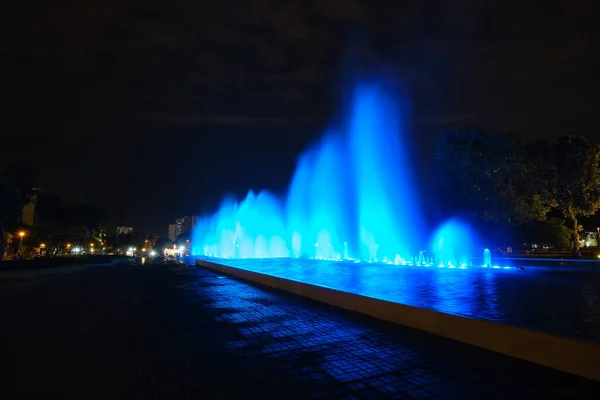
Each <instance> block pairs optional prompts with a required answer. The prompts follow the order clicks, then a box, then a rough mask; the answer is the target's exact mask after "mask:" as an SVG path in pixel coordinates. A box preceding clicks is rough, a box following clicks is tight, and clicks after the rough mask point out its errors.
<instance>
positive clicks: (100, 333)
mask: <svg viewBox="0 0 600 400" xmlns="http://www.w3.org/2000/svg"><path fill="white" fill-rule="evenodd" d="M1 290H2V289H0V313H1V315H2V316H3V317H2V325H1V326H0V359H1V360H2V362H3V364H4V367H5V368H3V369H4V371H5V372H4V374H3V375H2V380H1V381H2V386H1V387H0V390H1V391H0V396H2V398H7V399H13V398H32V397H36V398H73V399H90V398H97V399H121V398H128V399H132V398H134V399H155V398H156V399H159V398H160V399H162V398H176V399H179V398H181V399H230V398H231V399H251V398H252V399H308V398H348V399H351V398H357V399H359V398H454V399H482V398H483V399H489V398H497V399H518V398H541V399H547V398H576V399H583V398H590V399H596V398H600V384H598V383H594V382H590V381H586V380H584V379H580V378H577V377H574V376H569V375H566V374H563V373H559V372H555V371H552V370H549V369H546V368H542V367H538V366H535V365H532V364H528V363H524V362H521V361H518V360H514V359H510V358H508V357H504V356H500V355H497V354H493V353H490V352H487V351H484V350H480V349H477V348H473V347H470V346H466V345H462V344H459V343H455V342H452V341H449V340H445V339H442V338H438V337H435V336H431V335H427V334H424V333H422V332H418V331H414V330H410V329H404V328H401V327H396V326H392V325H389V324H385V323H381V322H377V321H374V320H371V319H368V318H366V317H362V316H358V315H355V314H352V313H348V312H344V311H340V310H337V309H334V308H331V307H328V306H324V305H320V304H317V303H313V302H310V301H307V300H304V299H300V298H297V297H293V296H290V295H287V294H284V293H279V292H274V291H267V290H264V289H263V288H259V287H255V286H251V285H248V284H246V283H242V282H239V281H237V280H234V279H231V278H227V277H222V276H219V275H216V274H214V273H212V272H209V271H206V270H202V269H196V268H188V267H181V266H175V265H154V266H133V265H122V266H113V267H96V268H91V269H86V270H84V271H80V272H75V273H72V274H67V275H62V276H58V277H56V278H53V279H48V280H44V281H43V282H40V283H39V284H37V285H29V286H27V287H23V288H20V289H19V290H12V291H5V292H2V291H1Z"/></svg>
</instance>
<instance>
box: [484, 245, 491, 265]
mask: <svg viewBox="0 0 600 400" xmlns="http://www.w3.org/2000/svg"><path fill="white" fill-rule="evenodd" d="M483 266H484V267H491V266H492V254H491V253H490V249H485V250H483Z"/></svg>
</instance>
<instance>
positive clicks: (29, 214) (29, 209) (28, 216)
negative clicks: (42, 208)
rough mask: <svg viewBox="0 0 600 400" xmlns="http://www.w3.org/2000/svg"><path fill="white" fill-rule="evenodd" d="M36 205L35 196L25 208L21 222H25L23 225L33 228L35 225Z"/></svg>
mask: <svg viewBox="0 0 600 400" xmlns="http://www.w3.org/2000/svg"><path fill="white" fill-rule="evenodd" d="M35 205H36V201H35V196H33V197H32V198H31V201H30V202H29V203H28V204H25V206H24V207H23V212H22V214H21V222H23V224H25V225H29V226H33V224H34V223H35Z"/></svg>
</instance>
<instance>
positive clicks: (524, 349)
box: [196, 259, 600, 381]
mask: <svg viewBox="0 0 600 400" xmlns="http://www.w3.org/2000/svg"><path fill="white" fill-rule="evenodd" d="M196 265H197V266H200V267H205V268H208V269H211V270H213V271H216V272H219V273H223V274H227V275H231V276H235V277H238V278H241V279H244V280H248V281H252V282H255V283H258V284H261V285H264V286H268V287H272V288H276V289H280V290H283V291H286V292H289V293H293V294H295V295H299V296H302V297H306V298H309V299H312V300H316V301H319V302H322V303H326V304H329V305H332V306H335V307H339V308H343V309H346V310H350V311H355V312H358V313H361V314H365V315H369V316H371V317H374V318H377V319H381V320H384V321H388V322H393V323H396V324H400V325H404V326H407V327H410V328H414V329H419V330H422V331H426V332H429V333H433V334H435V335H439V336H443V337H446V338H448V339H452V340H457V341H459V342H463V343H467V344H470V345H473V346H477V347H481V348H484V349H487V350H491V351H494V352H497V353H501V354H504V355H508V356H511V357H515V358H519V359H521V360H525V361H529V362H533V363H536V364H540V365H543V366H546V367H550V368H553V369H557V370H560V371H563V372H567V373H571V374H575V375H579V376H582V377H584V378H588V379H592V380H596V381H600V345H598V344H594V343H587V342H581V341H577V340H573V339H568V338H562V337H558V336H552V335H549V334H545V333H540V332H535V331H530V330H527V329H522V328H516V327H513V326H509V325H502V324H498V323H495V322H490V321H485V320H478V319H473V318H467V317H462V316H458V315H452V314H446V313H442V312H439V311H434V310H429V309H425V308H419V307H414V306H409V305H406V304H401V303H394V302H390V301H387V300H381V299H376V298H373V297H367V296H361V295H358V294H354V293H348V292H344V291H341V290H337V289H332V288H328V287H323V286H317V285H313V284H309V283H304V282H299V281H294V280H291V279H285V278H281V277H276V276H273V275H267V274H262V273H259V272H255V271H250V270H246V269H242V268H236V267H232V266H227V265H223V264H218V263H215V262H212V261H207V260H202V259H196Z"/></svg>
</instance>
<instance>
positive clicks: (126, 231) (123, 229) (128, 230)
mask: <svg viewBox="0 0 600 400" xmlns="http://www.w3.org/2000/svg"><path fill="white" fill-rule="evenodd" d="M132 233H133V228H132V227H131V226H117V235H131V234H132Z"/></svg>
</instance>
